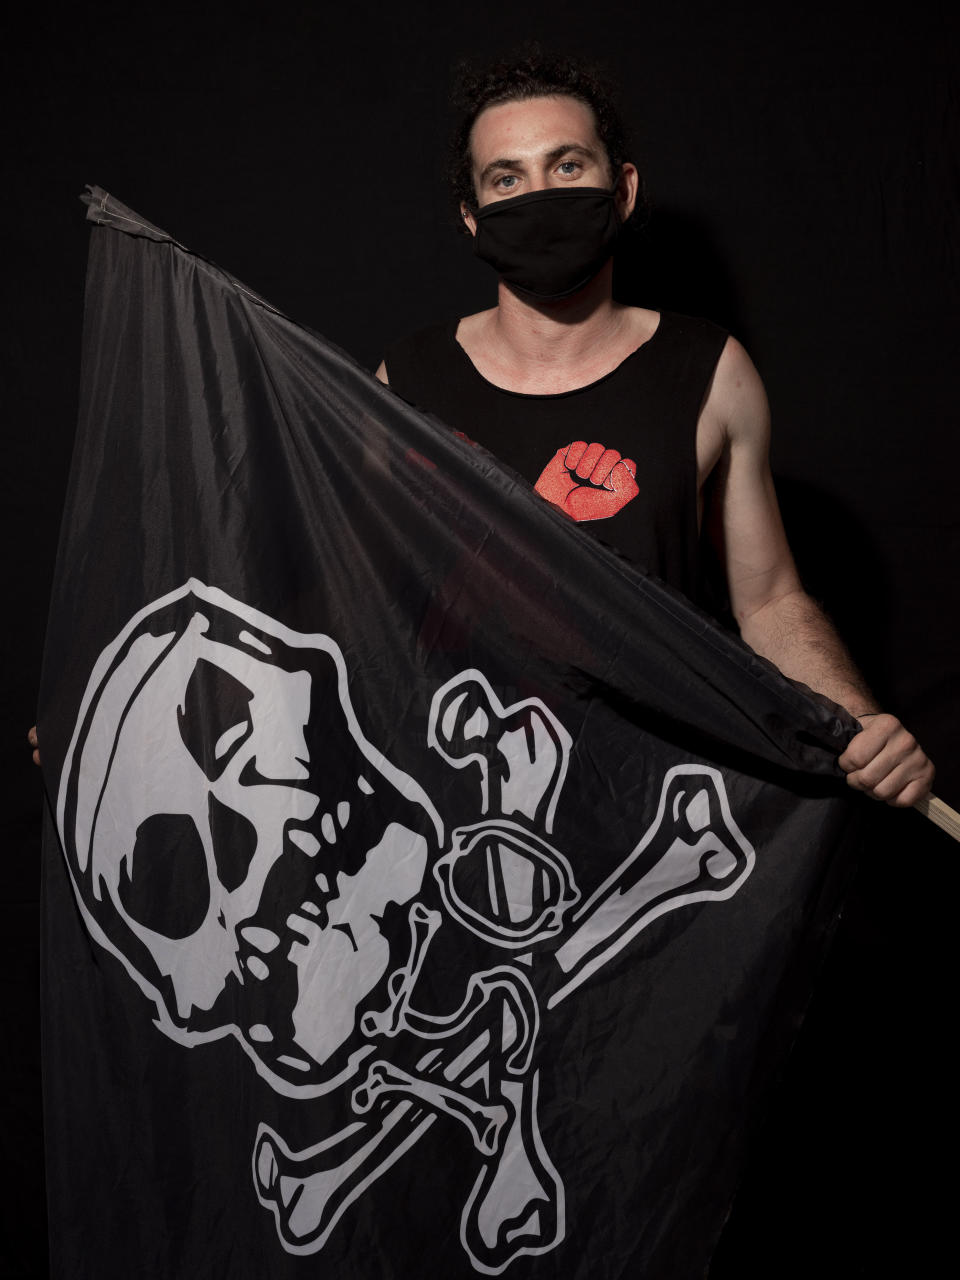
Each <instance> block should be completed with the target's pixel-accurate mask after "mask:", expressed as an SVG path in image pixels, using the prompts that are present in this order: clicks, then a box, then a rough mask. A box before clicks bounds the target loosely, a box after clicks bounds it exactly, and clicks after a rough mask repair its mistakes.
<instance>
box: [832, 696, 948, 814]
mask: <svg viewBox="0 0 960 1280" xmlns="http://www.w3.org/2000/svg"><path fill="white" fill-rule="evenodd" d="M860 724H861V726H862V728H861V730H860V732H859V733H858V734H857V735H856V737H854V738H851V739H850V742H849V743H848V744H847V749H846V750H845V751H844V753H843V755H842V756H840V758H839V760H838V761H837V763H838V764H839V765H840V768H841V769H843V771H844V772H845V773H846V775H847V782H848V783H849V784H850V786H851V787H854V788H855V789H856V790H857V791H864V792H866V794H867V795H868V796H870V797H872V799H874V800H882V801H883V802H884V803H885V804H891V805H895V806H896V807H897V808H898V809H907V808H909V807H910V806H911V805H914V804H916V802H917V801H918V800H922V799H923V797H924V796H925V795H927V794H929V791H930V788H931V786H932V785H933V775H934V767H933V764H932V763H931V761H930V760H929V759H928V758H927V754H926V752H925V751H924V750H923V748H922V747H921V746H920V744H919V743H918V742H917V740H916V738H915V737H914V736H913V734H912V733H910V731H909V730H908V729H905V728H904V727H903V725H902V724H901V723H900V721H899V720H898V719H897V717H896V716H890V715H887V714H886V713H885V712H878V713H876V714H872V715H869V716H864V717H863V719H862V720H861V721H860Z"/></svg>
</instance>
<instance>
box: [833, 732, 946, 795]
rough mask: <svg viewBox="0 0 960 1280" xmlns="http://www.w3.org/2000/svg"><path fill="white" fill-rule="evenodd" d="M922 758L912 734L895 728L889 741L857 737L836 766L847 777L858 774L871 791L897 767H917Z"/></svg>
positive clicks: (922, 761) (879, 737) (921, 750)
mask: <svg viewBox="0 0 960 1280" xmlns="http://www.w3.org/2000/svg"><path fill="white" fill-rule="evenodd" d="M861 739H862V741H861ZM926 758H927V757H926V755H925V754H924V752H923V749H922V748H921V747H920V745H919V744H918V742H917V740H916V738H915V737H914V736H913V734H912V733H910V732H909V731H908V730H906V729H904V728H903V726H902V725H898V727H897V729H896V731H895V732H894V733H892V734H891V735H890V736H889V738H887V737H885V736H884V735H879V734H878V735H873V734H871V735H870V736H868V735H867V734H866V733H863V734H857V736H856V737H855V738H853V739H852V740H851V742H850V743H849V744H848V746H847V749H846V751H845V752H844V753H843V755H842V756H841V757H840V759H839V761H838V763H839V765H840V767H841V769H844V770H846V771H847V772H848V773H858V774H860V776H861V778H862V780H863V781H864V782H865V784H866V785H867V787H874V786H876V785H877V783H878V782H880V781H881V780H882V779H883V778H885V777H887V776H888V775H889V774H890V773H892V772H893V770H894V769H896V768H898V767H899V766H900V765H904V764H906V763H908V762H909V761H911V760H912V761H913V764H914V766H916V767H919V766H921V765H922V764H923V763H924V761H925V760H926Z"/></svg>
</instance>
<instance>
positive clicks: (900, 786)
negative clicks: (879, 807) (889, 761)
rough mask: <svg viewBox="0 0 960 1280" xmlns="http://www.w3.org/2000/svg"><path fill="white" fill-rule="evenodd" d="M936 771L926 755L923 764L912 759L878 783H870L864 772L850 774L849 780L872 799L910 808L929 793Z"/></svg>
mask: <svg viewBox="0 0 960 1280" xmlns="http://www.w3.org/2000/svg"><path fill="white" fill-rule="evenodd" d="M935 772H936V771H935V769H934V767H933V764H932V763H931V762H930V761H929V760H928V759H927V758H926V757H925V756H924V757H923V763H922V764H920V765H918V764H917V762H916V761H914V760H910V761H908V762H907V763H906V764H903V765H899V766H898V767H897V768H895V769H893V770H891V771H890V773H888V774H886V775H885V776H884V777H883V778H881V779H880V781H879V782H877V783H872V784H871V783H868V782H867V781H866V780H865V779H864V777H863V774H862V773H851V774H848V775H847V782H848V783H849V785H850V786H851V787H853V788H854V789H855V790H856V791H862V792H863V793H864V794H865V795H868V796H869V797H870V798H871V799H872V800H879V801H882V803H884V804H889V805H894V806H895V807H896V808H909V807H910V806H911V805H914V804H916V802H917V801H918V800H921V799H922V798H923V797H924V796H925V795H927V794H928V793H929V791H930V788H931V787H932V786H933V779H934V774H935Z"/></svg>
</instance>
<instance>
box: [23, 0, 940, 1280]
mask: <svg viewBox="0 0 960 1280" xmlns="http://www.w3.org/2000/svg"><path fill="white" fill-rule="evenodd" d="M957 34H958V33H957V17H956V15H955V13H954V11H953V9H952V8H951V7H948V6H947V5H946V4H936V3H922V4H915V5H912V6H910V7H909V9H908V10H905V11H902V12H900V13H898V14H897V15H896V17H895V18H891V19H887V20H885V21H884V20H882V19H881V18H880V17H879V16H878V14H877V12H876V10H875V9H874V8H873V7H872V6H868V5H866V4H863V5H854V4H842V5H839V6H835V5H831V6H828V5H826V4H819V5H808V6H807V7H805V8H803V9H791V10H790V11H789V12H788V13H784V12H781V11H779V9H778V7H776V6H766V5H761V4H760V3H759V2H758V0H751V2H748V3H743V4H732V5H726V6H716V5H708V4H706V3H705V2H704V0H691V2H690V3H680V4H675V5H671V6H664V7H663V8H662V9H660V10H658V11H647V12H643V11H640V10H629V11H623V10H622V9H621V7H620V6H617V5H614V4H611V3H608V2H607V0H599V3H595V4H593V5H591V6H589V7H583V6H572V5H571V6H565V5H556V4H550V5H548V4H546V3H543V2H540V0H538V2H537V3H530V2H528V3H525V4H524V5H522V6H516V5H511V6H503V7H502V10H501V7H500V6H498V5H489V6H485V7H483V8H479V7H476V8H474V9H472V10H465V11H459V10H454V9H451V10H449V11H446V12H438V11H436V10H435V9H434V8H433V6H428V5H425V4H422V3H418V4H408V5H406V6H404V7H403V8H396V9H393V10H387V11H382V12H381V11H378V10H376V9H374V8H373V7H372V6H355V7H354V8H353V9H351V11H350V14H349V16H343V15H340V14H333V13H331V12H330V11H329V10H327V9H326V8H324V7H322V6H309V7H308V6H306V5H304V6H285V5H283V4H277V5H272V6H269V7H268V8H264V7H263V6H253V5H243V4H235V5H232V6H230V7H229V8H227V7H226V6H224V7H223V8H222V9H221V8H220V7H219V6H217V5H207V6H205V7H204V8H203V9H202V11H200V12H195V13H191V14H189V15H188V14H187V13H186V12H179V11H177V9H176V8H175V7H167V8H165V9H164V10H163V11H162V12H158V13H156V14H151V15H150V16H149V17H146V16H144V15H143V13H142V12H139V11H133V10H130V9H129V8H128V7H123V6H119V5H118V6H111V5H101V6H98V7H97V9H96V10H94V11H87V12H85V13H83V15H82V17H79V16H78V17H73V18H71V19H69V20H66V19H61V18H60V17H58V16H57V15H56V14H54V13H51V14H50V15H48V16H46V17H44V18H42V19H37V20H34V25H33V26H32V28H29V29H26V30H21V31H19V32H17V33H16V34H15V35H14V34H13V33H11V34H10V36H8V38H7V39H6V40H5V41H4V61H5V63H6V67H5V69H4V76H3V80H4V84H5V86H6V88H7V91H8V93H9V94H10V101H9V105H8V108H7V112H6V123H7V142H6V146H5V150H4V159H5V163H6V165H7V166H8V173H7V199H6V201H5V208H4V215H3V216H4V247H5V250H6V252H5V255H4V274H5V280H6V283H7V285H8V286H9V290H8V295H7V305H6V307H5V309H4V313H3V326H4V333H3V342H2V351H3V358H4V373H3V379H4V390H5V415H4V418H5V422H6V453H5V459H4V461H5V466H4V468H3V477H4V480H3V503H2V509H3V516H4V520H5V521H6V528H5V543H6V547H7V554H6V556H5V557H4V562H5V567H6V569H7V583H6V595H7V600H8V608H7V625H6V627H5V628H4V644H5V653H4V663H3V670H4V672H5V680H4V690H3V710H4V715H3V723H4V725H5V726H6V731H5V733H4V735H3V742H2V744H0V745H2V750H3V753H4V756H3V761H4V767H3V776H4V778H5V780H6V788H7V790H6V806H7V813H8V815H9V816H8V826H7V838H6V841H5V844H6V861H5V866H6V872H7V874H6V878H5V882H4V889H3V894H4V899H5V903H6V910H5V920H6V928H5V929H4V930H3V942H4V965H5V972H6V974H7V982H6V984H5V990H6V992H7V995H8V1000H9V1001H10V1004H9V1007H8V1014H7V1025H6V1028H5V1035H4V1037H3V1045H4V1049H3V1061H4V1068H3V1070H4V1084H5V1098H6V1102H7V1107H6V1108H5V1111H6V1114H5V1116H4V1124H3V1129H2V1132H3V1146H2V1148H0V1152H2V1156H3V1161H4V1167H5V1170H6V1172H7V1182H8V1185H11V1186H12V1190H10V1191H8V1193H7V1195H6V1197H5V1201H4V1223H3V1236H2V1239H0V1250H2V1251H0V1269H2V1271H3V1274H5V1275H10V1276H39V1275H43V1274H45V1272H44V1261H43V1258H44V1234H43V1233H44V1225H43V1214H42V1181H41V1177H42V1174H41V1163H40V1142H39V1125H40V1120H39V1101H38V1099H39V1087H38V1079H39V1074H38V1073H39V1045H38V1035H37V1022H38V1020H37V1016H36V997H37V986H38V980H37V957H38V951H39V943H38V936H37V934H38V923H37V921H38V915H37V907H36V900H37V895H38V876H39V860H38V856H37V850H38V835H37V833H38V829H39V810H40V788H39V784H38V781H37V778H36V777H35V775H34V774H33V773H32V766H31V765H30V764H29V760H28V753H27V751H26V749H25V748H24V746H23V737H22V735H23V732H24V730H25V728H26V727H27V725H29V724H30V723H32V720H33V710H34V706H35V697H36V687H37V678H38V671H39V664H40V655H41V647H42V640H43V632H44V623H45V610H46V600H47V596H48V593H49V587H50V581H51V575H52V567H53V555H54V549H55V545H56V539H57V532H58V520H59V512H60V506H61V502H62V497H63V488H64V483H65V478H66V469H67V465H68V462H69V455H70V446H71V439H72V432H73V423H74V420H75V412H76V394H77V374H78V361H79V333H80V319H81V298H82V286H83V272H84V261H85V253H86V241H87V230H86V226H85V224H84V222H83V217H82V209H81V206H80V205H79V204H78V203H77V202H76V196H77V195H78V194H79V192H80V191H81V190H82V188H83V186H84V184H85V183H87V182H98V183H100V184H101V185H103V186H105V187H106V188H107V189H108V190H111V191H113V192H114V193H115V194H116V195H117V196H118V197H119V198H121V199H122V200H123V201H124V202H126V203H128V204H130V205H132V206H133V207H134V208H137V209H141V210H143V211H144V212H145V213H146V214H147V215H148V216H149V217H150V218H152V219H153V220H155V221H156V222H158V223H159V225H161V226H164V227H167V228H169V229H170V230H171V232H172V233H173V234H175V235H176V236H177V237H178V238H179V239H181V240H182V241H183V242H184V243H186V244H188V245H190V246H191V247H192V248H194V249H196V250H197V251H199V252H203V253H206V254H208V255H209V256H211V257H213V258H215V259H216V260H217V261H219V262H222V263H223V264H224V265H225V266H227V267H228V268H229V269H230V270H231V271H232V272H233V273H234V274H236V275H237V276H239V277H240V278H241V279H244V280H246V281H247V282H248V283H249V284H250V285H251V286H252V287H253V288H255V289H257V290H258V291H259V292H260V293H261V294H263V295H264V296H266V297H269V298H270V299H271V300H272V301H273V302H275V303H276V304H277V305H279V306H281V307H282V308H283V309H284V310H286V311H287V312H288V313H289V314H291V315H293V316H294V317H296V318H298V319H301V320H303V321H304V322H306V323H307V324H309V325H310V326H311V327H313V328H315V329H317V330H319V331H320V332H321V333H324V334H325V335H327V336H328V337H330V338H331V339H332V340H333V341H335V342H337V343H339V344H340V345H342V346H343V347H345V348H346V349H347V350H349V351H351V352H352V353H354V354H355V355H356V356H357V357H358V358H360V359H362V360H364V361H366V362H368V363H369V364H370V365H371V366H372V365H373V364H375V363H376V362H377V360H378V359H379V356H380V353H381V352H382V350H383V347H384V345H385V343H386V342H387V341H388V340H389V339H390V338H391V337H393V336H395V335H397V334H398V333H402V332H405V331H408V330H410V329H413V328H416V327H418V326H420V325H422V324H425V323H429V322H431V321H434V320H436V319H438V318H442V317H443V316H444V315H447V314H451V313H457V312H467V311H470V310H475V309H477V308H479V307H482V306H486V305H489V304H490V302H491V301H492V289H491V280H490V279H489V277H488V275H487V273H486V270H485V269H484V268H483V267H482V266H481V265H480V264H476V263H474V261H473V260H472V257H471V255H470V253H469V251H468V248H467V247H466V246H465V245H464V244H463V243H461V242H460V241H459V239H458V237H457V235H456V234H455V230H454V220H453V218H452V216H451V211H450V209H449V205H448V202H447V199H446V192H445V190H444V186H443V177H444V174H443V168H444V165H443V158H444V157H443V148H444V142H445V139H446V136H447V133H448V130H449V116H448V113H447V109H446V105H445V103H446V96H447V90H448V85H449V78H450V76H449V67H450V65H451V63H452V62H453V61H454V60H455V59H456V58H457V57H459V56H461V55H470V54H488V53H495V52H498V51H500V50H502V49H503V48H504V47H508V46H509V45H511V44H512V43H514V42H515V41H517V40H519V39H523V38H527V37H530V36H538V37H540V38H542V39H545V40H548V41H550V42H551V43H553V44H556V45H557V46H559V47H563V48H566V49H571V50H573V51H574V52H577V53H587V54H593V55H597V56H600V57H602V58H604V59H605V60H606V61H607V63H608V64H609V65H610V66H611V68H612V69H613V71H614V72H615V73H616V74H617V75H618V76H619V77H620V79H621V80H622V82H623V85H624V96H625V100H626V105H627V108H628V113H629V114H630V115H631V116H632V117H633V118H634V120H635V122H636V124H637V141H638V146H637V149H636V150H637V158H638V160H639V163H640V164H641V167H642V168H643V170H644V172H645V174H646V180H647V186H648V189H649V193H650V196H651V200H652V202H653V205H654V208H655V212H654V215H653V218H652V220H651V223H650V226H649V229H648V232H647V235H646V238H645V241H644V246H645V248H644V250H643V252H642V253H640V254H639V260H638V261H637V262H635V263H634V264H633V266H632V268H631V269H630V270H629V271H627V272H626V273H625V276H624V277H622V278H621V281H620V285H621V288H622V289H623V290H624V292H625V293H626V294H627V295H629V296H630V297H632V298H633V299H634V300H637V301H640V302H642V303H644V304H645V305H648V306H664V307H668V308H672V309H675V310H680V311H686V312H692V313H695V314H702V315H705V316H707V317H709V318H711V319H713V320H715V321H717V322H718V323H721V324H724V325H726V326H728V327H730V328H731V329H732V330H733V331H734V332H735V333H736V334H737V335H738V336H739V337H740V338H741V339H742V340H743V341H744V342H745V344H746V345H747V348H748V350H750V352H751V354H752V355H753V357H754V359H755V361H756V363H757V365H758V367H759V369H760V371H761V374H762V375H763V377H764V379H765V382H766V384H767V388H768V391H769V393H770V397H771V401H772V405H773V412H774V422H775V443H774V455H773V460H774V469H775V472H776V474H777V479H778V483H779V488H780V493H781V498H782V501H783V505H784V508H785V514H786V517H787V522H788V527H789V531H790V534H791V539H792V542H793V545H794V549H795V551H796V553H797V556H798V559H799V561H800V565H801V570H802V572H803V573H804V575H805V577H806V579H807V582H808V584H809V586H810V587H811V589H812V590H813V591H814V593H815V594H817V595H818V596H819V597H820V598H821V599H823V600H824V601H825V603H826V605H827V607H828V608H829V609H830V611H831V612H832V613H833V615H834V616H835V617H836V619H837V620H838V622H839V624H840V626H841V629H842V630H843V632H844V634H845V635H846V637H847V639H848V641H849V643H850V645H851V647H852V648H853V650H854V652H855V654H856V656H857V658H858V660H859V661H860V663H861V665H862V666H863V668H864V669H865V671H866V673H867V675H868V676H869V678H870V679H871V680H872V682H873V684H874V686H875V688H876V690H877V692H878V694H879V695H880V697H881V698H882V699H883V701H884V703H885V704H886V705H887V706H889V707H890V708H891V709H892V710H895V711H897V712H898V713H899V714H901V715H902V716H903V718H904V719H905V720H906V721H907V722H908V723H909V724H910V725H911V726H912V727H914V729H915V730H916V732H917V733H918V735H919V736H920V737H921V738H922V740H923V741H924V742H925V743H926V744H927V745H928V747H929V749H930V752H931V754H932V755H934V756H935V758H936V760H937V762H938V765H939V768H940V778H939V781H938V786H937V789H938V791H939V792H940V793H941V794H942V795H943V796H944V798H945V799H946V800H948V801H950V802H951V803H953V804H954V805H958V804H960V758H958V752H957V747H956V732H955V727H954V726H955V725H956V723H957V711H958V701H960V671H958V664H957V660H956V643H955V639H954V636H955V632H956V624H957V621H958V617H957V614H958V610H957V605H956V597H955V570H954V565H955V564H956V560H957V550H958V544H960V530H958V520H957V502H956V498H955V488H956V478H957V461H958V458H957V452H958V446H957V440H956V431H955V428H954V422H955V417H956V404H957V402H958V390H960V388H958V386H957V382H958V377H960V370H958V365H957V361H956V356H955V350H956V320H957V313H958V309H960V308H958V301H960V298H958V269H957V262H958V252H957V249H958V246H957V225H958V223H957V212H958V204H960V200H958V186H957V174H956V157H957V154H958V146H957V143H958V140H960V138H958V135H960V127H958V119H957V85H956V66H957V52H958V40H957ZM870 816H871V821H872V825H873V828H874V837H873V841H872V846H871V847H870V848H869V849H868V852H867V855H866V857H865V859H864V863H863V865H862V867H861V872H860V876H859V880H858V883H857V885H856V887H855V889H854V892H853V895H852V898H851V902H850V906H849V909H848V912H847V917H846V920H845V922H844V925H843V926H842V927H841V932H840V936H839V938H838V940H837V945H836V947H835V950H834V955H833V958H832V960H831V961H830V963H829V964H828V967H827V972H826V973H825V975H824V978H823V980H822V982H821V991H820V994H819V995H818V997H817V998H816V999H815V1001H814V1005H813V1008H812V1010H811V1012H810V1015H809V1017H808V1019H807V1025H806V1027H805V1029H804V1031H803V1033H802V1035H801V1037H800V1041H799V1044H798V1046H797V1049H796V1052H795V1054H794V1057H793V1060H792V1063H791V1066H790V1068H789V1069H788V1072H787V1078H786V1080H785V1083H784V1088H783V1090H782V1092H781V1101H780V1104H779V1107H778V1108H777V1109H776V1110H775V1112H774V1114H773V1115H772V1116H771V1119H770V1124H769V1126H768V1128H767V1131H766V1136H765V1138H763V1139H761V1141H760V1144H759V1146H758V1148H757V1150H756V1152H755V1156H754V1160H753V1163H752V1165H751V1167H750V1169H749V1170H748V1174H747V1178H746V1182H745V1185H744V1190H743V1193H742V1196H741V1199H740V1203H739V1205H738V1207H737V1209H736V1210H735V1212H734V1215H733V1218H732V1220H731V1222H730V1225H729V1228H728V1232H727V1236H726V1239H725V1241H724V1242H723V1243H722V1245H721V1249H720V1252H719V1254H718V1257H717V1260H716V1264H715V1266H714V1269H713V1276H714V1280H716V1278H717V1277H719V1278H720V1280H722V1277H724V1276H728V1275H734V1274H735V1275H737V1276H739V1277H744V1276H760V1275H769V1274H777V1275H780V1276H789V1275H801V1274H807V1273H808V1272H809V1271H810V1270H811V1269H816V1271H817V1273H818V1274H820V1275H821V1276H856V1275H863V1276H869V1275H873V1274H878V1273H879V1272H880V1271H881V1270H891V1271H896V1270H897V1269H902V1270H903V1271H904V1273H905V1274H910V1273H913V1274H925V1273H928V1272H931V1271H932V1270H933V1261H932V1260H933V1259H934V1258H935V1257H936V1256H937V1254H938V1252H939V1250H940V1249H942V1248H943V1247H944V1245H945V1242H946V1240H947V1231H948V1229H949V1220H950V1219H949V1214H948V1213H947V1199H946V1191H945V1190H944V1189H943V1188H942V1187H941V1186H940V1185H938V1174H937V1171H936V1168H935V1165H934V1163H933V1154H934V1152H935V1151H936V1150H937V1148H938V1147H939V1146H940V1143H941V1139H942V1138H943V1135H944V1131H945V1129H946V1128H947V1126H948V1125H949V1123H950V1122H951V1121H952V1119H953V1116H952V1112H951V1108H952V1097H951V1096H950V1095H949V1094H948V1090H947V1071H948V1059H947V1057H946V1055H945V1053H944V1052H943V1038H944V1035H945V1028H944V1022H943V1018H944V1006H945V1005H946V1001H947V993H948V987H947V973H948V964H949V963H952V960H951V953H950V948H949V936H948V935H949V932H950V929H951V924H952V914H953V905H952V904H953V894H952V890H953V889H954V888H955V884H956V869H955V868H956V866H957V860H956V854H955V851H954V846H952V845H951V844H950V843H949V842H948V841H947V840H946V838H945V837H943V836H941V835H940V834H939V833H938V832H936V831H934V830H933V829H931V828H928V826H927V825H926V824H923V823H922V822H921V821H920V820H919V819H917V818H916V816H915V815H912V814H905V815H899V814H890V813H887V812H885V811H880V810H879V809H878V810H876V811H871V815H870Z"/></svg>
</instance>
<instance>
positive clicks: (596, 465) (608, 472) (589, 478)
mask: <svg viewBox="0 0 960 1280" xmlns="http://www.w3.org/2000/svg"><path fill="white" fill-rule="evenodd" d="M636 471H637V464H636V463H635V462H634V460H633V459H632V458H624V457H621V455H620V454H619V453H618V452H617V451H616V449H608V448H606V446H605V445H602V444H587V442H586V441H585V440H574V442H573V444H568V445H565V446H564V448H562V449H558V450H557V452H556V453H555V454H554V455H553V457H552V458H551V459H550V461H549V462H548V463H547V465H546V466H545V467H544V468H543V470H542V471H541V472H540V479H539V480H538V481H537V483H536V484H535V485H534V488H535V489H536V491H537V493H539V495H540V497H541V498H546V500H547V501H548V502H552V503H553V505H554V506H555V507H559V508H560V510H561V511H565V512H566V513H567V515H568V516H570V517H571V518H572V519H574V520H607V519H609V518H610V516H615V515H616V514H617V512H618V511H621V510H622V509H623V508H624V507H625V506H626V505H627V503H628V502H631V501H632V500H633V499H634V498H635V497H636V496H637V494H638V492H639V490H638V488H637V482H636V480H635V479H634V476H635V475H636Z"/></svg>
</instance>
